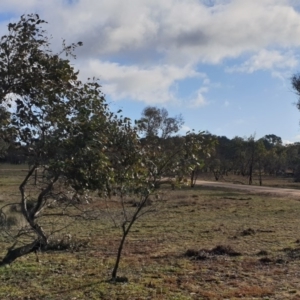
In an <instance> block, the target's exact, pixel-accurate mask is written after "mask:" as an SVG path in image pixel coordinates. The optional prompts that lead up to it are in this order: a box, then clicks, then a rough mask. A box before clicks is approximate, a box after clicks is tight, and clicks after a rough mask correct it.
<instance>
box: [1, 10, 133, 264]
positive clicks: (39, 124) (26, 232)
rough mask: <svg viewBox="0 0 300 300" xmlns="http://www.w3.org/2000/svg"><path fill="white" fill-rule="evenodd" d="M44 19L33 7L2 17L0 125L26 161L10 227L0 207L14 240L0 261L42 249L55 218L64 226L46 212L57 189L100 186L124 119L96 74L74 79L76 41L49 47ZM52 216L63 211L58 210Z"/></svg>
mask: <svg viewBox="0 0 300 300" xmlns="http://www.w3.org/2000/svg"><path fill="white" fill-rule="evenodd" d="M44 25H45V21H43V20H41V19H40V18H39V16H38V15H28V16H22V17H21V19H20V21H19V22H17V23H11V24H9V25H8V34H7V35H5V36H3V37H2V38H1V41H0V75H1V76H0V101H1V107H2V108H3V109H4V108H6V113H9V114H10V116H9V123H8V124H6V127H8V128H9V129H10V130H11V132H12V134H13V137H14V142H15V143H16V144H19V145H21V146H22V147H24V148H25V149H26V152H27V153H26V155H27V157H28V160H29V161H30V166H29V170H28V172H27V174H26V175H25V176H24V179H23V181H22V182H21V184H20V186H19V191H20V198H19V202H17V203H15V204H13V205H14V206H17V210H19V211H20V213H21V214H22V216H23V221H22V222H21V225H18V224H17V225H16V227H17V228H15V229H16V230H15V231H14V233H15V234H11V233H12V231H11V229H12V228H11V227H12V226H10V224H9V222H7V221H8V217H9V216H8V214H7V212H8V211H9V210H8V209H7V207H8V206H9V205H12V204H11V203H10V204H9V205H8V206H6V207H3V208H2V210H1V223H2V225H3V231H4V232H8V231H9V232H10V235H9V237H10V239H11V240H12V241H13V246H12V247H11V248H9V250H8V252H7V254H6V256H5V257H4V258H3V260H2V262H1V265H6V264H9V263H11V262H13V261H14V260H15V259H17V258H18V257H20V256H22V255H26V254H28V253H30V252H33V251H36V250H37V249H41V250H47V248H48V247H49V244H50V242H51V237H52V236H53V234H54V233H55V232H57V231H58V230H59V228H57V226H59V225H61V226H62V227H63V226H65V221H64V219H63V220H60V221H57V219H55V220H53V216H52V217H51V214H50V215H48V216H49V217H48V218H47V213H46V212H47V210H48V208H49V206H50V205H51V203H54V202H55V203H59V202H60V199H62V197H61V196H62V194H65V195H66V196H67V194H68V193H69V192H70V193H72V195H73V196H75V195H78V194H82V193H84V192H85V191H87V190H101V191H103V192H104V193H105V192H106V190H107V186H108V184H107V182H108V181H109V180H111V178H112V176H113V170H112V169H111V167H110V160H109V153H110V149H111V147H112V144H113V142H112V140H111V136H114V135H116V134H118V133H120V132H122V128H124V127H125V126H126V124H127V120H122V119H120V118H118V117H116V116H115V115H114V114H112V113H111V112H110V111H109V110H108V106H107V103H106V101H105V99H104V97H103V94H102V93H101V90H100V86H99V84H98V83H97V81H88V82H86V83H82V82H81V81H80V80H78V78H77V75H78V72H77V71H75V70H74V68H73V67H72V65H71V63H70V61H69V60H68V56H70V55H73V50H74V49H75V48H76V47H77V46H80V45H81V44H82V43H80V42H79V43H78V44H72V45H70V46H66V45H65V44H63V47H62V50H61V51H60V52H59V53H53V52H52V50H51V48H50V42H49V38H48V36H47V32H46V31H45V30H44V29H43V28H42V26H44ZM37 172H38V173H39V174H40V176H39V179H38V182H36V174H37ZM33 182H34V183H35V184H33ZM58 216H60V218H64V217H63V213H62V214H59V215H58ZM51 218H52V219H51ZM49 224H51V226H49ZM53 227H55V229H53Z"/></svg>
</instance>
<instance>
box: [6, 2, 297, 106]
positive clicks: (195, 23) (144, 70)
mask: <svg viewBox="0 0 300 300" xmlns="http://www.w3.org/2000/svg"><path fill="white" fill-rule="evenodd" d="M296 4H297V2H295V1H294V0H256V1H255V0H211V1H199V0H181V1H178V0H164V1H161V0H131V1H130V5H129V4H128V3H127V2H124V1H121V0H109V1H99V0H76V1H70V0H51V1H50V0H49V1H46V0H45V1H40V0H28V1H24V0H1V12H2V13H3V14H6V13H8V14H12V17H11V18H14V17H15V16H17V15H21V14H23V13H25V14H26V13H31V12H33V13H39V14H40V16H41V18H43V19H45V20H47V21H48V22H49V24H48V25H47V26H46V27H47V29H48V31H49V32H50V33H51V34H52V35H53V37H54V38H53V40H52V42H53V44H54V48H55V49H58V48H59V45H60V44H61V38H65V39H66V40H67V43H70V42H77V41H82V42H83V43H84V46H83V47H81V48H80V49H78V51H77V52H78V58H79V59H80V60H79V61H78V62H75V64H76V67H78V68H79V69H83V70H82V73H83V74H84V75H87V76H93V75H95V76H99V77H100V78H101V80H102V81H101V82H102V84H103V87H104V90H105V92H106V93H107V94H109V95H110V96H111V97H113V98H115V99H123V98H126V97H129V98H131V99H135V100H139V101H143V102H145V103H148V104H149V103H152V104H153V103H166V102H170V101H178V99H177V96H176V91H175V89H176V83H177V82H178V81H182V80H184V79H188V78H192V77H195V76H199V74H198V72H197V70H198V69H199V66H200V67H201V64H202V63H210V64H217V63H220V62H222V61H224V59H226V58H238V57H240V58H243V57H244V56H245V54H247V55H249V53H252V54H253V55H252V57H251V58H250V59H248V60H247V61H245V62H242V63H241V64H240V65H239V66H234V67H233V68H231V69H230V70H231V71H239V72H248V73H252V72H255V71H257V70H260V69H263V70H270V71H271V72H273V76H279V77H280V76H282V72H284V71H285V70H286V69H291V68H293V67H295V66H296V65H297V63H298V57H297V56H296V55H294V54H293V51H292V50H289V49H291V48H293V47H295V48H293V50H295V51H297V50H298V48H299V47H300V39H298V38H297V37H298V36H300V14H299V12H298V11H297V10H296V9H295V8H294V7H293V5H296ZM297 5H299V4H297ZM5 23H6V22H5ZM2 24H4V22H2ZM1 30H3V28H1ZM1 33H2V31H1ZM268 49H272V50H268ZM247 57H248V56H247ZM87 76H86V77H87ZM204 80H206V81H207V82H204V86H208V85H209V84H210V83H209V79H208V78H207V77H206V78H205V79H204ZM210 88H212V86H210ZM194 93H196V94H197V95H196V96H195V99H193V100H192V101H191V102H190V103H189V105H190V107H195V106H203V105H205V104H207V100H206V98H205V96H204V95H205V94H207V93H208V92H207V91H206V92H205V91H204V90H201V85H200V86H196V87H195V90H194Z"/></svg>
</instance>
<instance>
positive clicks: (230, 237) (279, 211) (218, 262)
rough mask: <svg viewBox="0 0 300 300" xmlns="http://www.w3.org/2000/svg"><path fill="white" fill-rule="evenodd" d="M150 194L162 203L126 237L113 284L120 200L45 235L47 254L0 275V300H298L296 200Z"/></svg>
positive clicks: (199, 191)
mask: <svg viewBox="0 0 300 300" xmlns="http://www.w3.org/2000/svg"><path fill="white" fill-rule="evenodd" d="M15 172H16V171H15ZM2 178H3V177H0V183H2ZM14 181H15V178H13V177H11V184H10V185H9V184H8V185H7V186H6V188H4V189H3V190H2V189H1V200H2V204H3V205H4V204H6V202H4V200H3V199H8V197H7V196H10V197H9V199H10V200H9V201H11V202H14V201H15V200H16V199H17V196H18V195H14V190H15V189H14V188H15V187H16V186H13V183H14ZM5 183H6V184H7V183H8V179H7V178H6V179H5ZM14 184H15V183H14ZM8 187H9V188H8ZM159 192H160V196H161V199H162V201H160V202H159V203H155V201H156V200H155V199H151V201H153V202H149V204H148V205H149V206H148V207H151V206H152V207H156V211H155V212H152V213H151V214H147V215H145V216H144V217H143V219H141V220H140V221H139V222H138V223H136V224H135V227H134V228H133V229H132V232H131V234H130V235H129V236H128V240H127V242H126V243H125V245H124V257H123V259H122V261H121V263H120V271H119V273H120V274H119V281H118V282H115V283H112V282H110V281H109V278H110V274H111V271H112V268H113V266H114V263H115V256H116V253H117V249H118V244H119V240H120V234H121V232H120V228H119V227H118V226H116V224H115V223H114V222H113V220H112V219H111V216H114V220H115V221H116V222H117V221H119V220H121V219H122V218H121V216H120V212H121V211H120V206H119V202H118V201H114V199H112V200H111V201H110V202H108V205H109V206H108V207H107V206H106V205H107V203H105V202H104V201H99V199H98V198H97V196H96V195H94V196H93V197H91V198H90V199H89V203H84V202H83V203H81V204H80V205H81V208H82V209H87V208H88V211H89V214H90V217H91V216H93V218H89V219H88V220H87V219H84V218H80V219H78V220H76V222H73V223H71V224H70V225H69V226H68V227H66V228H65V229H64V230H62V231H60V232H59V233H58V234H57V235H55V234H54V235H53V238H52V239H51V245H52V246H53V247H52V248H50V249H49V251H47V252H46V253H45V252H39V251H36V253H31V254H29V255H28V256H23V257H21V258H20V259H19V260H17V261H16V262H15V263H14V264H12V265H10V266H8V267H4V268H0V278H1V281H2V282H4V283H5V284H2V285H1V288H0V298H2V299H226V298H228V299H299V297H300V289H299V268H300V242H299V238H300V237H299V233H298V231H297V228H298V227H299V218H298V216H299V213H300V205H299V201H298V200H297V199H286V198H282V197H276V195H274V196H272V197H271V196H264V195H257V194H249V193H247V194H245V193H243V192H237V191H231V190H222V189H219V188H210V189H209V188H204V187H197V186H196V187H195V188H194V189H191V188H188V187H183V188H182V189H179V190H178V189H176V190H172V189H171V188H170V186H169V185H162V186H161V188H160V189H159ZM126 207H127V208H128V209H129V210H130V209H131V208H133V207H134V203H133V202H132V201H128V202H127V203H126ZM55 210H56V208H55V206H54V207H53V208H51V211H52V212H53V213H54V212H55ZM70 211H72V210H70ZM11 213H12V214H13V215H15V214H18V213H17V212H16V211H13V212H11ZM70 233H72V234H70ZM0 245H1V249H2V250H1V256H2V257H3V256H4V255H5V254H6V249H7V248H8V247H10V246H11V241H10V240H9V237H8V236H6V237H5V236H4V235H1V243H0Z"/></svg>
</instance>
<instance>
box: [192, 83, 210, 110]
mask: <svg viewBox="0 0 300 300" xmlns="http://www.w3.org/2000/svg"><path fill="white" fill-rule="evenodd" d="M208 90H209V89H208V87H206V86H203V87H201V88H200V89H199V90H198V91H197V94H196V97H195V98H194V99H192V100H191V101H189V104H188V106H189V107H191V108H193V107H202V106H206V105H208V104H209V102H208V101H207V99H206V98H205V96H204V94H206V93H207V92H208Z"/></svg>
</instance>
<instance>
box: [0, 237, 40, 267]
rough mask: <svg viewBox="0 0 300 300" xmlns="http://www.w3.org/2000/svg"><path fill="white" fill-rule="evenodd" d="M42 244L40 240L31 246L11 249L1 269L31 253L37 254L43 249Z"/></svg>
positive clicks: (1, 264)
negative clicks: (36, 252)
mask: <svg viewBox="0 0 300 300" xmlns="http://www.w3.org/2000/svg"><path fill="white" fill-rule="evenodd" d="M41 246H42V245H41V244H40V241H39V240H36V241H34V242H33V243H31V244H27V245H25V246H21V247H18V248H15V249H9V250H8V252H7V254H6V255H5V257H4V258H3V259H2V261H1V262H0V267H3V266H6V265H9V264H11V263H12V262H13V261H15V260H16V259H17V258H19V257H21V256H23V255H27V254H29V253H31V252H35V251H37V250H39V248H41Z"/></svg>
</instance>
